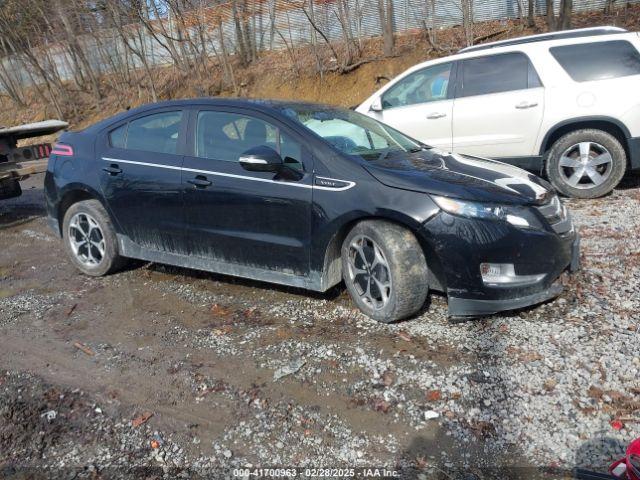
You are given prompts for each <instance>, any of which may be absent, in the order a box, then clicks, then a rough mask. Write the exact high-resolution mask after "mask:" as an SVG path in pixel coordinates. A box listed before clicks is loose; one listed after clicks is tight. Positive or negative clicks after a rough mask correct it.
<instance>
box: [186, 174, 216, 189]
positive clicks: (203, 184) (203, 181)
mask: <svg viewBox="0 0 640 480" xmlns="http://www.w3.org/2000/svg"><path fill="white" fill-rule="evenodd" d="M187 183H190V184H191V185H193V186H194V187H195V188H207V187H208V186H210V185H211V182H210V181H209V180H207V177H205V176H204V175H198V176H197V177H196V178H192V179H190V180H187Z"/></svg>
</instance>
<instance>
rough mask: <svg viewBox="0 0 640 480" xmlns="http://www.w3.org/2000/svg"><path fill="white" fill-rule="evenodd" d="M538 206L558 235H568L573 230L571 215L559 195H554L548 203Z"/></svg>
mask: <svg viewBox="0 0 640 480" xmlns="http://www.w3.org/2000/svg"><path fill="white" fill-rule="evenodd" d="M536 208H537V209H538V211H539V212H540V213H541V214H542V216H543V217H544V218H545V219H546V220H547V222H549V225H551V228H553V230H554V231H555V232H556V233H557V234H558V235H568V234H570V233H571V232H573V222H572V221H571V215H569V212H567V209H566V207H565V206H564V205H563V204H562V201H561V200H560V198H559V197H558V196H557V195H554V196H553V197H552V198H551V200H550V201H549V202H548V203H546V204H544V205H541V206H539V207H536Z"/></svg>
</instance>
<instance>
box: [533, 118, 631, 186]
mask: <svg viewBox="0 0 640 480" xmlns="http://www.w3.org/2000/svg"><path fill="white" fill-rule="evenodd" d="M626 167H627V155H626V153H625V151H624V147H623V146H622V145H621V144H620V142H619V141H618V139H616V138H615V137H614V136H613V135H611V134H609V133H607V132H605V131H602V130H596V129H581V130H576V131H574V132H571V133H567V134H566V135H564V136H562V137H560V138H559V139H558V140H557V141H556V142H555V143H554V144H553V146H552V147H551V150H550V151H549V155H548V157H547V162H546V166H545V168H546V174H547V178H548V179H549V181H550V182H551V183H552V184H553V186H554V187H555V188H556V190H558V191H559V192H560V193H562V194H563V195H565V196H567V197H575V198H597V197H601V196H603V195H606V194H607V193H609V192H611V191H612V190H613V189H614V188H615V187H616V186H617V185H618V183H620V180H622V177H623V176H624V173H625V170H626Z"/></svg>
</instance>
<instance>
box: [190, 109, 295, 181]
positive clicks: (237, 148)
mask: <svg viewBox="0 0 640 480" xmlns="http://www.w3.org/2000/svg"><path fill="white" fill-rule="evenodd" d="M261 145H265V146H267V147H271V148H273V149H274V150H276V151H277V152H278V153H279V154H280V155H281V156H282V158H283V160H284V162H285V163H286V164H287V165H288V166H289V167H291V168H295V169H297V170H304V167H303V165H302V145H301V144H300V143H298V142H297V141H296V140H294V139H293V138H291V137H290V136H289V135H287V134H286V133H285V132H282V131H281V130H280V129H279V128H277V127H275V126H273V125H271V124H270V123H267V122H264V121H262V120H260V119H258V118H254V117H249V116H246V115H240V114H237V113H229V112H215V111H210V110H203V111H200V112H198V119H197V122H196V141H195V150H196V151H195V155H196V156H197V157H201V158H211V159H214V160H223V161H225V162H237V161H238V158H239V157H240V156H241V155H242V154H243V153H244V152H246V151H247V150H249V149H250V148H253V147H258V146H261Z"/></svg>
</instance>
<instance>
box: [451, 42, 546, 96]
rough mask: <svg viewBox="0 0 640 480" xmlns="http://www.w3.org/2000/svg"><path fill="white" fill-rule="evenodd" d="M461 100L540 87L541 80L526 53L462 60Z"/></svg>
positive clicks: (459, 92) (459, 93)
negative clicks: (474, 96)
mask: <svg viewBox="0 0 640 480" xmlns="http://www.w3.org/2000/svg"><path fill="white" fill-rule="evenodd" d="M461 70H462V75H460V74H458V78H461V89H460V90H459V91H458V96H460V97H470V96H472V95H487V94H490V93H500V92H510V91H513V90H525V89H527V88H535V87H539V86H541V85H542V84H541V83H540V78H539V77H538V74H537V73H536V71H535V69H534V68H533V65H531V62H530V61H529V58H528V57H527V56H526V55H525V54H524V53H519V52H513V53H501V54H498V55H488V56H486V57H478V58H470V59H466V60H463V61H462V66H461Z"/></svg>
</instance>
